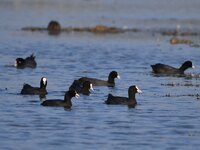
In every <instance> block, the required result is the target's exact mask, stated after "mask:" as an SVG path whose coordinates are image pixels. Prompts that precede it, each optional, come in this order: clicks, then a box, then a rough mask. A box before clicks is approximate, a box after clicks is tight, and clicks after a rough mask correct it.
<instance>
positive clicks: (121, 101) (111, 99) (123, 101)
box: [105, 85, 142, 107]
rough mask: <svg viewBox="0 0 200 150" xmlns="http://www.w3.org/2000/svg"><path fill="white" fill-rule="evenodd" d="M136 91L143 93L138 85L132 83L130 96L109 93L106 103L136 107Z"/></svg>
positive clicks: (129, 90) (129, 91)
mask: <svg viewBox="0 0 200 150" xmlns="http://www.w3.org/2000/svg"><path fill="white" fill-rule="evenodd" d="M136 93H142V91H141V90H140V89H139V88H138V87H137V86H135V85H132V86H130V87H129V89H128V98H127V97H121V96H113V95H112V94H108V98H107V100H106V101H105V103H106V104H110V105H128V107H135V105H136V104H137V101H136V99H135V94H136Z"/></svg>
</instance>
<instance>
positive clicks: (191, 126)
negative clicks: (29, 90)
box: [0, 0, 200, 150]
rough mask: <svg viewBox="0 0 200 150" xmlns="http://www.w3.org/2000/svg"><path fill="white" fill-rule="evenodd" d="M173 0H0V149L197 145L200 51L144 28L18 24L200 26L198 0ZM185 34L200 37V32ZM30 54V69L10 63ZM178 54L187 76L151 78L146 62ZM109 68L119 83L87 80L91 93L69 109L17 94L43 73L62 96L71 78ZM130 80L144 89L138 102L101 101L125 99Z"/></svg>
mask: <svg viewBox="0 0 200 150" xmlns="http://www.w3.org/2000/svg"><path fill="white" fill-rule="evenodd" d="M173 2H174V3H168V2H165V1H162V2H161V1H158V0H150V1H148V2H146V1H134V2H130V1H123V2H122V1H113V0H109V1H67V2H65V1H63V0H59V1H58V3H56V2H54V1H47V0H46V1H45V0H44V1H36V0H35V1H30V0H26V1H25V0H22V1H20V0H16V1H14V0H9V1H4V0H2V1H0V12H1V13H0V18H1V20H2V21H1V23H0V43H1V44H0V59H1V63H0V69H1V72H0V81H1V85H0V93H1V94H0V114H1V115H0V120H1V121H0V133H1V134H0V149H4V150H12V149H20V150H25V149H30V150H31V149H44V148H47V149H50V150H51V149H52V150H53V149H133V148H136V149H142V150H143V149H166V150H167V149H170V150H171V149H198V147H199V146H200V144H199V140H200V129H199V123H200V117H199V114H200V101H199V100H197V97H196V95H197V94H199V86H200V79H199V77H198V75H199V73H200V69H199V66H200V63H199V48H196V47H190V46H189V45H175V46H174V45H170V44H169V39H170V37H167V36H160V35H152V34H150V33H124V34H92V33H62V34H61V35H59V36H49V35H48V34H47V33H45V32H43V33H31V32H25V31H21V30H20V29H21V28H22V27H25V26H30V25H34V26H46V25H47V23H48V22H49V21H50V20H51V19H56V20H58V21H59V22H61V25H63V26H92V25H96V24H106V25H114V26H119V27H123V26H128V27H135V26H136V27H140V28H145V29H156V28H163V27H164V28H169V29H170V28H175V27H176V25H177V24H180V25H181V27H183V28H184V27H185V28H187V27H188V28H189V29H192V30H197V31H199V22H198V20H199V19H200V18H199V15H198V14H199V6H200V2H199V1H197V0H192V1H178V0H175V1H173ZM161 6H162V7H163V9H161V8H160V7H161ZM185 8H187V9H185ZM56 9H58V11H57V10H56ZM49 10H51V11H50V12H49ZM152 10H155V11H152ZM170 10H171V11H170ZM174 10H177V11H174ZM131 12H133V13H131ZM186 38H188V39H192V40H194V41H195V42H199V36H194V37H186ZM32 52H34V53H35V55H36V61H37V63H38V66H37V68H36V69H24V70H20V69H16V68H12V67H9V65H12V64H13V63H14V60H15V58H16V57H26V56H28V55H30V54H31V53H32ZM185 60H192V61H193V62H194V64H195V66H196V69H195V70H192V69H189V70H187V71H186V72H187V73H188V74H189V73H193V74H194V75H195V77H194V78H185V77H157V76H154V75H153V74H152V72H151V68H150V65H151V64H154V63H158V62H163V63H167V64H170V65H173V66H177V67H178V66H180V64H181V63H182V62H184V61H185ZM111 70H116V71H118V72H119V74H120V76H121V79H120V80H116V87H115V88H108V87H94V89H95V90H94V92H93V94H92V95H91V96H89V97H88V96H81V97H80V98H79V99H75V98H74V99H73V100H72V101H73V106H72V109H71V110H65V109H63V108H46V107H42V106H41V105H40V99H39V97H38V96H22V95H20V94H19V93H20V90H21V88H22V86H23V83H24V82H26V83H29V84H31V85H34V86H39V81H40V78H41V77H42V76H45V77H47V79H48V86H47V90H48V92H49V94H48V95H47V98H49V99H51V98H63V95H64V91H66V90H67V89H68V87H69V86H70V85H71V83H72V82H73V80H74V79H77V78H79V77H81V76H89V77H97V78H101V79H106V78H107V75H108V73H109V72H110V71H111ZM132 84H136V85H137V86H138V87H139V88H140V89H141V90H142V91H143V94H140V95H139V94H138V95H137V96H136V98H137V101H138V105H137V106H136V108H134V109H129V108H127V107H126V106H108V105H106V104H104V101H105V100H106V98H107V94H108V93H112V94H113V95H120V96H127V89H128V87H129V86H130V85H132ZM171 84H175V85H176V86H170V85H171Z"/></svg>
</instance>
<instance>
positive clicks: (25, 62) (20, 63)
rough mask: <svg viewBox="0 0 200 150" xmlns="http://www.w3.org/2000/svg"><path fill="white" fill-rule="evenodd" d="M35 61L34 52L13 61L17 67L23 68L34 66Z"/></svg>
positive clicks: (35, 64)
mask: <svg viewBox="0 0 200 150" xmlns="http://www.w3.org/2000/svg"><path fill="white" fill-rule="evenodd" d="M36 66H37V63H36V61H35V56H34V54H31V55H30V56H29V57H26V58H25V59H23V58H17V59H16V61H15V67H16V68H19V69H24V68H26V67H29V68H36Z"/></svg>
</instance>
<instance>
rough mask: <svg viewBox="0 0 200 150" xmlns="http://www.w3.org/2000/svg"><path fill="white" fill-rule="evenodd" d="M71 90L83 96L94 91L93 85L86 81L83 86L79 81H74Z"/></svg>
mask: <svg viewBox="0 0 200 150" xmlns="http://www.w3.org/2000/svg"><path fill="white" fill-rule="evenodd" d="M69 90H75V91H76V92H77V93H80V94H83V95H90V93H91V91H93V88H92V83H91V82H90V81H84V82H83V84H82V83H80V82H79V80H74V82H73V83H72V85H71V86H70V87H69Z"/></svg>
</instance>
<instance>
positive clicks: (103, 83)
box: [79, 71, 120, 87]
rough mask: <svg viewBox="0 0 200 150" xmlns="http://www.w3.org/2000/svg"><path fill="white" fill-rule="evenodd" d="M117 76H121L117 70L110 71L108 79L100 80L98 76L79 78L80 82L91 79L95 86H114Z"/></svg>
mask: <svg viewBox="0 0 200 150" xmlns="http://www.w3.org/2000/svg"><path fill="white" fill-rule="evenodd" d="M115 78H120V76H119V74H118V73H117V72H116V71H112V72H110V74H109V76H108V80H107V81H105V80H100V79H96V78H88V77H82V78H80V79H79V81H80V82H82V83H83V82H84V81H90V82H91V83H92V85H93V86H109V87H114V86H115Z"/></svg>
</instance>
